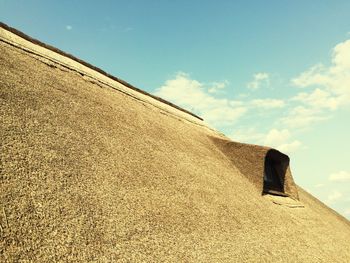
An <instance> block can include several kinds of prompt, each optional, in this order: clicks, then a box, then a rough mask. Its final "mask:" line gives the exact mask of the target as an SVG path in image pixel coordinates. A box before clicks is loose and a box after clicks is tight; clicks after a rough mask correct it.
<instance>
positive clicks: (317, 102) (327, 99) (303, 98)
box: [292, 88, 339, 110]
mask: <svg viewBox="0 0 350 263" xmlns="http://www.w3.org/2000/svg"><path fill="white" fill-rule="evenodd" d="M292 100H294V101H297V102H301V103H303V104H306V105H309V106H310V107H311V108H318V109H322V108H325V109H330V110H336V109H337V108H338V103H339V101H338V100H337V99H336V98H335V97H334V96H332V94H331V93H330V92H328V91H325V90H321V89H319V88H317V89H315V90H314V91H312V92H311V93H306V92H301V93H298V94H297V96H295V97H293V98H292Z"/></svg>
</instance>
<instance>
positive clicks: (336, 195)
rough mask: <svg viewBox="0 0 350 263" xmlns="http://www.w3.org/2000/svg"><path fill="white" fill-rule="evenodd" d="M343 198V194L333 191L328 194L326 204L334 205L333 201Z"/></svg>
mask: <svg viewBox="0 0 350 263" xmlns="http://www.w3.org/2000/svg"><path fill="white" fill-rule="evenodd" d="M342 197H343V194H342V193H341V192H339V191H333V192H332V193H330V194H329V195H328V197H327V202H328V203H334V202H335V201H337V200H339V199H340V198H342Z"/></svg>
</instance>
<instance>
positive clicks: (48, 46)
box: [0, 21, 203, 121]
mask: <svg viewBox="0 0 350 263" xmlns="http://www.w3.org/2000/svg"><path fill="white" fill-rule="evenodd" d="M0 28H3V29H5V30H7V31H9V32H11V33H13V34H15V35H17V36H19V37H21V38H23V39H25V40H27V41H29V42H31V43H33V44H35V45H38V46H40V47H43V48H46V49H48V50H50V51H52V52H55V53H57V54H59V55H62V56H64V57H66V58H69V59H72V60H73V61H75V62H78V63H80V64H82V65H83V66H85V67H88V68H89V69H92V70H94V71H96V72H98V73H100V74H102V75H104V76H105V77H108V78H110V79H112V80H114V81H116V82H118V83H120V84H122V85H124V86H125V87H127V88H129V89H131V90H133V91H136V92H139V93H141V94H143V95H146V96H148V97H151V98H153V99H155V100H157V101H159V102H161V103H164V104H166V105H168V106H170V107H173V108H175V109H177V110H180V111H182V112H184V113H186V114H189V115H191V116H193V117H195V118H197V119H199V120H201V121H203V118H201V117H199V116H198V115H196V114H194V113H192V112H190V111H188V110H186V109H184V108H181V107H180V106H177V105H176V104H174V103H171V102H169V101H167V100H165V99H162V98H160V97H158V96H155V95H153V94H151V93H148V92H147V91H144V90H142V89H139V88H137V87H135V86H133V85H132V84H130V83H128V82H126V81H125V80H122V79H120V78H118V77H115V76H114V75H112V74H110V73H108V72H106V71H104V70H103V69H101V68H98V67H96V66H94V65H92V64H90V63H88V62H86V61H84V60H82V59H80V58H77V57H75V56H74V55H72V54H69V53H67V52H65V51H62V50H60V49H58V48H56V47H54V46H51V45H49V44H46V43H44V42H41V41H40V40H38V39H35V38H33V37H31V36H28V35H27V34H25V33H23V32H22V31H19V30H17V29H16V28H13V27H10V26H8V25H7V24H5V23H3V22H1V21H0Z"/></svg>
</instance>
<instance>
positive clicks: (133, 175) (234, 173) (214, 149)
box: [0, 25, 350, 262]
mask: <svg viewBox="0 0 350 263" xmlns="http://www.w3.org/2000/svg"><path fill="white" fill-rule="evenodd" d="M11 31H12V32H11ZM0 99H1V111H0V120H1V128H0V133H1V164H0V165H1V166H0V183H1V184H0V206H1V207H0V226H1V227H0V238H1V239H0V261H1V262H26V261H27V262H117V261H118V262H139V261H143V262H346V260H348V259H349V258H350V242H349V237H350V223H349V221H348V220H346V219H345V218H343V217H341V216H340V215H338V214H337V213H336V212H334V211H333V210H331V209H330V208H328V207H327V206H325V205H324V204H322V203H321V202H320V201H318V200H317V199H315V198H314V197H312V196H311V195H310V194H308V193H307V192H305V191H304V190H302V189H301V188H300V187H298V186H297V185H295V183H294V181H293V178H292V174H291V172H290V167H289V158H288V157H287V156H286V155H284V154H282V153H280V152H278V151H275V150H272V149H269V148H265V147H260V146H254V145H246V144H240V143H235V142H232V141H230V140H229V139H228V138H226V137H225V136H223V135H222V134H220V133H218V132H216V131H215V130H213V129H211V128H209V127H208V126H206V124H205V123H204V122H203V121H202V120H200V119H199V118H197V117H196V116H193V115H191V114H189V113H188V112H186V111H184V110H182V109H179V108H178V107H174V106H173V105H171V104H167V103H165V102H164V101H162V100H158V99H157V98H154V97H151V96H149V95H147V94H145V93H144V92H139V91H138V90H135V89H131V88H130V87H129V86H128V85H126V84H125V82H123V81H120V80H119V79H117V78H111V76H110V75H108V74H103V73H101V72H99V71H98V70H96V69H95V68H93V67H89V65H87V64H86V63H85V64H84V63H82V62H81V61H79V60H76V59H73V58H72V57H69V56H67V55H65V54H64V53H60V52H59V51H57V50H53V49H52V48H47V47H45V46H44V45H41V44H40V43H38V42H35V41H33V40H31V39H30V38H28V37H26V36H25V35H23V34H22V35H21V34H19V33H18V32H17V31H14V30H11V29H9V28H8V27H6V26H4V25H1V28H0ZM267 159H269V162H268V163H272V164H275V163H279V164H281V165H280V166H278V167H280V168H278V167H277V166H276V167H277V168H276V171H277V173H278V174H282V173H283V174H282V175H281V178H280V179H281V180H282V179H283V187H282V188H283V189H277V190H278V191H277V192H273V191H271V192H269V191H265V189H264V183H265V181H264V171H265V170H266V166H267ZM272 190H274V189H272ZM279 192H283V193H281V194H279ZM276 194H277V195H276Z"/></svg>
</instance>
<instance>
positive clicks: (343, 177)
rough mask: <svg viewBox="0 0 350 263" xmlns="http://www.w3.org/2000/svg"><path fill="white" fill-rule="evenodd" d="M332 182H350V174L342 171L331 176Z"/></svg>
mask: <svg viewBox="0 0 350 263" xmlns="http://www.w3.org/2000/svg"><path fill="white" fill-rule="evenodd" d="M328 179H329V181H331V182H350V172H346V171H340V172H337V173H333V174H331V175H330V176H329V178H328Z"/></svg>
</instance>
